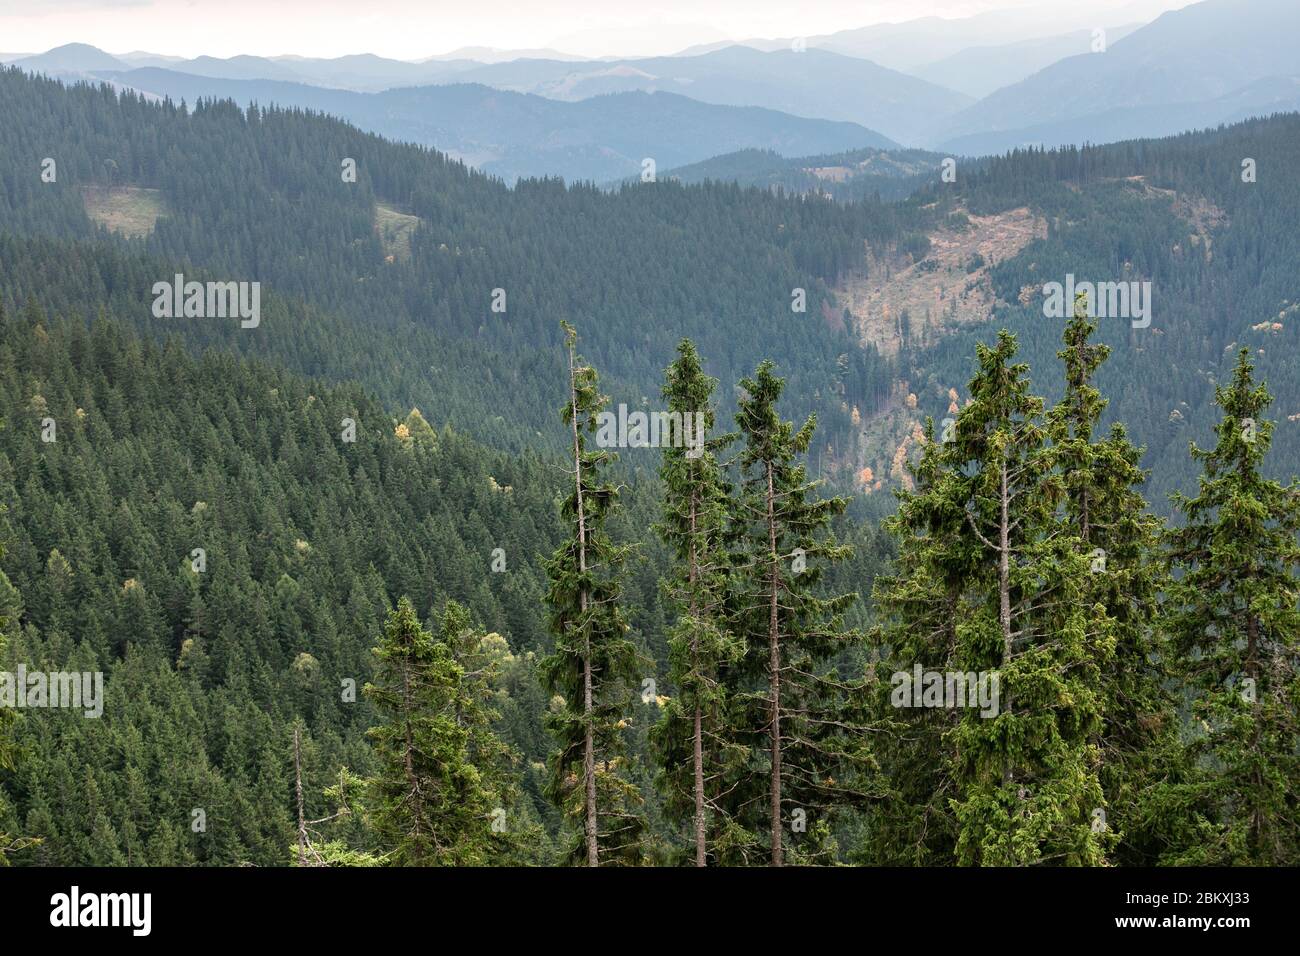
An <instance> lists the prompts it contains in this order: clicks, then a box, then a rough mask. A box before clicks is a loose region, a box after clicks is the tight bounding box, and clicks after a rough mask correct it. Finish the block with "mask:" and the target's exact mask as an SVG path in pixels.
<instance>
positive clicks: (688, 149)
mask: <svg viewBox="0 0 1300 956" xmlns="http://www.w3.org/2000/svg"><path fill="white" fill-rule="evenodd" d="M104 76H105V77H106V78H109V79H112V80H113V81H114V82H118V83H122V84H124V85H127V86H130V87H133V88H135V89H138V90H141V91H143V92H147V93H154V94H158V95H164V96H170V97H171V98H173V99H176V100H180V99H184V100H186V101H188V102H191V103H192V102H194V101H195V100H197V99H198V98H200V97H219V98H230V99H233V100H234V101H235V102H237V103H249V102H258V103H262V104H270V103H278V104H281V105H284V106H298V107H302V108H305V109H312V110H317V111H319V112H323V113H329V114H331V115H334V116H338V117H342V118H343V119H346V120H348V121H350V122H353V123H355V124H357V125H358V126H360V127H362V128H363V129H366V130H370V131H373V132H376V133H380V134H382V135H384V136H388V137H391V138H393V139H398V140H404V141H407V142H412V143H420V144H424V145H428V146H436V147H438V148H439V149H440V150H443V151H444V152H447V153H449V154H451V155H453V156H455V157H457V158H459V159H463V160H465V162H467V163H469V164H470V165H473V166H476V167H477V168H479V169H482V170H484V171H485V172H489V173H493V174H494V175H498V176H500V177H502V178H503V179H505V180H507V181H513V180H514V179H516V178H519V177H527V176H543V175H552V176H563V177H564V178H565V179H568V180H578V179H584V180H593V181H596V182H608V181H610V180H614V179H619V178H622V177H625V176H630V175H639V174H640V172H641V169H642V160H643V159H645V158H647V157H648V158H652V159H654V160H655V163H656V165H657V167H658V168H659V169H668V168H670V167H673V166H681V165H685V164H688V163H693V162H697V161H698V160H701V159H705V158H707V157H709V156H715V155H718V154H720V153H728V152H733V151H735V150H737V149H745V148H750V147H753V148H760V149H771V150H775V151H776V152H778V153H781V154H782V155H787V156H794V155H806V154H811V153H830V152H840V151H843V150H849V149H858V148H861V147H866V146H872V147H877V148H889V147H893V146H897V145H898V144H896V143H894V142H893V141H892V140H890V139H889V138H887V137H885V136H883V135H881V134H880V133H877V132H875V131H873V130H870V129H867V128H865V127H862V126H859V125H856V124H854V123H845V122H834V121H830V120H820V119H806V118H803V117H799V116H791V115H788V114H785V113H780V112H777V111H775V110H768V109H759V108H756V107H735V106H718V105H713V104H708V103H701V102H698V101H696V100H693V99H690V98H688V97H685V96H677V95H674V94H671V93H653V94H652V93H640V92H634V93H620V94H612V95H609V96H597V97H592V98H591V99H586V100H581V101H579V102H575V103H567V102H561V101H559V100H553V99H547V98H545V97H541V96H532V95H528V94H523V93H512V92H508V91H502V90H495V89H491V88H489V87H486V86H482V85H478V84H453V85H443V86H424V87H410V88H403V89H394V90H387V91H385V92H382V93H357V92H352V91H347V90H330V89H322V88H319V87H314V86H308V85H305V84H301V83H282V82H275V81H266V80H256V81H243V80H220V79H214V78H211V77H201V76H193V75H191V74H186V73H178V72H175V71H170V70H158V69H143V70H130V71H126V72H117V73H112V74H109V73H105V74H104Z"/></svg>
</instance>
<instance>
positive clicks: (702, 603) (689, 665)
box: [652, 339, 743, 866]
mask: <svg viewBox="0 0 1300 956" xmlns="http://www.w3.org/2000/svg"><path fill="white" fill-rule="evenodd" d="M677 355H678V357H677V360H676V361H675V362H673V364H672V365H670V366H669V367H668V371H667V380H666V382H665V383H664V387H663V395H664V398H665V399H666V400H667V403H668V411H669V413H670V414H673V415H680V416H682V420H683V421H684V422H685V423H687V424H686V425H685V426H684V432H683V434H685V435H688V436H689V435H692V434H696V433H695V432H694V424H695V423H696V422H697V421H699V422H701V423H702V425H701V427H702V431H701V432H700V433H699V434H702V435H711V433H712V431H713V427H714V408H713V390H714V388H715V386H716V385H717V381H716V380H715V379H712V378H710V377H708V376H707V375H705V374H704V371H703V369H702V368H701V366H700V360H699V356H698V354H697V353H696V351H695V346H694V344H692V343H691V342H690V340H689V339H684V340H682V342H681V343H680V344H679V345H678V347H677ZM697 416H699V418H698V419H697ZM731 437H732V436H720V437H718V438H709V439H708V440H707V441H706V443H705V444H703V445H700V446H690V445H687V444H683V445H675V444H672V443H669V444H666V445H665V446H664V451H663V466H662V468H661V469H660V476H661V477H662V478H663V483H664V495H665V500H664V508H663V519H662V522H661V523H660V524H659V526H658V531H659V534H660V536H661V537H662V538H663V539H664V541H665V542H666V543H667V544H668V545H669V547H671V548H672V551H673V556H674V558H675V559H676V562H677V563H676V565H675V566H674V569H673V577H672V579H671V581H670V588H671V593H672V598H673V601H674V602H675V604H676V605H677V608H678V616H677V620H676V623H675V624H674V625H673V626H672V629H671V631H670V633H669V638H668V647H669V677H670V679H671V680H672V682H673V686H674V687H675V688H676V691H677V693H676V696H675V697H673V698H672V699H671V700H670V701H669V702H668V703H667V705H666V706H665V707H664V712H663V715H662V717H661V719H660V722H659V724H658V726H656V728H655V729H654V732H653V735H652V737H653V741H654V743H655V745H656V749H657V751H658V753H657V756H658V758H659V764H660V771H659V778H660V782H661V785H662V788H663V789H664V790H665V791H666V794H667V800H666V805H665V809H666V811H667V813H668V814H669V815H670V817H673V818H675V819H680V820H689V821H690V824H691V838H692V842H693V845H694V862H695V865H696V866H706V865H707V864H708V860H709V856H710V851H709V846H710V835H711V834H710V831H711V829H712V831H713V834H714V838H715V839H720V840H722V841H723V842H725V841H726V839H727V837H726V835H725V834H726V830H727V827H726V824H725V820H719V819H718V817H719V814H720V812H721V808H720V806H719V804H718V801H717V795H718V792H719V790H720V787H721V782H722V775H723V769H722V765H723V764H724V763H725V762H726V761H727V760H728V758H730V759H731V760H732V761H733V762H734V761H735V760H736V759H737V756H738V755H737V754H736V753H735V750H736V748H735V747H734V746H732V745H730V743H729V741H728V740H727V738H726V737H725V736H724V735H723V727H722V715H723V713H724V711H725V707H726V687H725V685H724V684H722V683H721V682H720V681H719V679H718V671H719V667H720V666H721V665H723V664H725V663H728V662H731V661H736V660H738V659H739V658H740V657H741V656H742V653H743V647H742V645H741V643H740V642H739V641H738V640H736V638H735V637H734V636H733V635H732V634H731V633H730V631H729V630H728V627H727V621H726V594H727V570H728V564H727V549H726V543H727V542H726V535H727V531H728V517H729V514H730V507H729V497H728V496H729V493H730V489H729V486H728V483H727V481H726V479H725V476H724V474H723V470H722V467H721V465H720V464H719V462H718V458H717V452H718V451H719V450H720V449H721V448H723V447H725V445H726V443H727V442H729V441H730V440H731ZM742 753H743V752H742ZM711 818H712V819H713V820H714V822H713V823H712V825H711V824H710V820H711Z"/></svg>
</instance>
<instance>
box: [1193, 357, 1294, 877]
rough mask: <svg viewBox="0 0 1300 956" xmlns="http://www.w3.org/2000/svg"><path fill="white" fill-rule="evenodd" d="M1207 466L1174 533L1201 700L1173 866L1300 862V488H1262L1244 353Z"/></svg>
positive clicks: (1257, 394) (1222, 389)
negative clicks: (1191, 809)
mask: <svg viewBox="0 0 1300 956" xmlns="http://www.w3.org/2000/svg"><path fill="white" fill-rule="evenodd" d="M1215 400H1216V403H1217V404H1218V405H1219V407H1220V408H1221V409H1222V410H1223V418H1222V420H1221V421H1220V422H1219V425H1218V427H1217V429H1216V434H1217V438H1218V441H1217V443H1216V444H1215V447H1214V448H1212V449H1208V450H1206V449H1202V448H1200V447H1198V446H1196V445H1195V444H1193V445H1192V447H1191V453H1192V457H1193V458H1194V459H1195V460H1197V461H1199V462H1201V464H1202V466H1203V468H1204V474H1203V475H1202V476H1201V479H1200V483H1199V491H1198V494H1197V495H1196V497H1194V498H1187V497H1186V496H1184V495H1181V494H1175V495H1174V496H1173V501H1174V505H1175V507H1176V508H1177V509H1178V510H1179V511H1180V512H1181V513H1182V515H1183V516H1184V517H1185V519H1186V524H1185V525H1184V526H1183V527H1181V528H1179V529H1177V530H1175V531H1173V532H1171V534H1170V539H1169V540H1170V550H1169V558H1170V562H1171V564H1172V567H1173V569H1174V571H1175V572H1176V573H1177V575H1178V579H1177V582H1176V585H1175V586H1174V588H1173V589H1172V592H1171V596H1170V607H1171V613H1170V616H1169V627H1170V631H1171V635H1172V638H1173V641H1174V642H1175V647H1176V649H1177V651H1178V656H1179V660H1180V661H1181V662H1182V665H1183V669H1184V679H1185V681H1186V683H1187V686H1188V688H1189V689H1190V690H1191V691H1192V692H1193V693H1194V694H1195V697H1194V700H1193V715H1194V717H1195V718H1196V726H1195V727H1194V728H1193V729H1194V737H1193V739H1192V740H1191V742H1190V744H1189V751H1190V754H1191V757H1192V758H1193V759H1194V760H1195V761H1196V763H1197V772H1198V773H1197V779H1196V781H1195V783H1194V784H1193V785H1192V786H1191V787H1190V788H1189V790H1190V792H1191V794H1192V797H1193V798H1194V800H1195V804H1194V805H1196V806H1198V807H1201V808H1202V813H1203V820H1202V824H1201V827H1200V832H1199V837H1200V839H1199V841H1198V843H1197V845H1196V846H1195V847H1194V848H1192V849H1189V850H1187V851H1185V852H1183V853H1180V854H1176V855H1174V856H1173V858H1172V862H1175V863H1178V864H1209V865H1216V864H1217V865H1241V864H1253V865H1272V866H1286V865H1292V866H1294V865H1296V864H1297V863H1300V786H1297V781H1300V716H1298V715H1300V611H1297V601H1298V600H1300V577H1298V576H1297V571H1298V569H1300V543H1298V542H1297V534H1300V486H1298V485H1297V483H1296V481H1295V479H1294V478H1292V480H1291V483H1290V484H1288V485H1282V484H1280V483H1278V482H1276V481H1273V480H1270V479H1268V478H1265V477H1264V476H1263V475H1262V474H1261V469H1262V466H1263V462H1264V459H1265V457H1266V456H1267V454H1268V449H1269V444H1270V441H1271V439H1272V434H1273V423H1272V422H1271V421H1268V420H1267V419H1264V418H1263V417H1262V416H1263V414H1264V411H1265V409H1267V407H1268V406H1269V404H1270V403H1271V402H1272V396H1271V395H1270V394H1269V391H1268V388H1267V386H1266V385H1264V384H1262V383H1261V384H1259V385H1256V384H1255V381H1254V366H1253V365H1252V363H1251V361H1250V358H1249V352H1248V351H1247V350H1246V349H1242V350H1241V354H1240V357H1239V359H1238V362H1237V366H1236V369H1235V371H1234V372H1233V377H1232V382H1231V383H1230V384H1229V385H1227V386H1216V387H1215Z"/></svg>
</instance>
